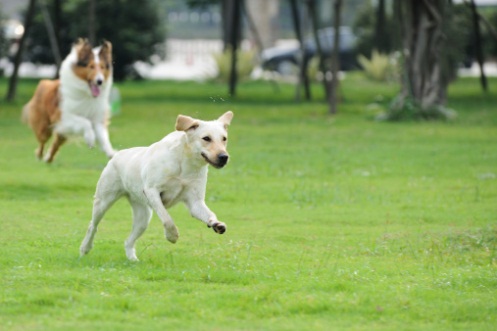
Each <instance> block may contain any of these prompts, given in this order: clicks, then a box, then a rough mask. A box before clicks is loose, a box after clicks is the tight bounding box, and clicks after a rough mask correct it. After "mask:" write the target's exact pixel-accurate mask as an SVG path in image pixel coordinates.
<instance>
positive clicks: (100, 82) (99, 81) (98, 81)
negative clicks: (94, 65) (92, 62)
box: [97, 78, 104, 86]
mask: <svg viewBox="0 0 497 331" xmlns="http://www.w3.org/2000/svg"><path fill="white" fill-rule="evenodd" d="M103 82H104V81H103V80H102V79H100V78H98V79H97V85H99V86H100V85H102V83H103Z"/></svg>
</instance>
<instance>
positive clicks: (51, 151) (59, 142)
mask: <svg viewBox="0 0 497 331" xmlns="http://www.w3.org/2000/svg"><path fill="white" fill-rule="evenodd" d="M66 140H67V139H66V137H64V136H61V135H60V134H58V133H56V134H55V139H54V141H53V143H52V146H51V147H50V149H49V150H48V153H47V155H45V160H44V161H45V162H47V163H52V161H53V159H54V157H55V154H57V152H58V151H59V148H60V146H62V144H63V143H65V142H66ZM40 148H41V151H42V152H43V146H40Z"/></svg>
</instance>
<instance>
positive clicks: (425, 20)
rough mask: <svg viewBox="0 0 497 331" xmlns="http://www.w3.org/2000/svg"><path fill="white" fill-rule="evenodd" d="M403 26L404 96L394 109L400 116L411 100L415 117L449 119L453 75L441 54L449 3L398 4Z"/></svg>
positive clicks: (403, 0)
mask: <svg viewBox="0 0 497 331" xmlns="http://www.w3.org/2000/svg"><path fill="white" fill-rule="evenodd" d="M397 1H400V4H399V9H400V13H399V15H398V16H399V18H400V19H401V23H402V33H403V49H404V54H403V56H404V68H403V73H404V79H403V82H402V83H403V84H402V91H401V94H400V95H399V96H398V97H397V99H396V101H395V102H394V103H393V105H392V109H391V111H392V113H393V114H399V113H400V112H402V110H403V109H405V106H406V101H407V100H411V101H412V102H413V105H414V108H415V111H414V112H415V113H416V114H415V116H416V117H422V118H430V117H439V116H440V115H441V116H445V115H447V114H446V113H445V110H446V109H445V108H444V105H445V103H446V98H447V87H448V84H449V72H448V71H447V70H444V69H443V68H444V67H445V66H444V63H443V61H444V59H443V56H441V54H442V53H441V51H442V49H443V47H444V42H445V37H444V34H443V30H442V23H443V19H450V18H445V17H444V15H445V14H446V9H447V8H446V6H448V5H449V4H448V3H447V1H446V0H397Z"/></svg>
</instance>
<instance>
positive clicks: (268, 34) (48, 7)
mask: <svg viewBox="0 0 497 331" xmlns="http://www.w3.org/2000/svg"><path fill="white" fill-rule="evenodd" d="M30 2H33V3H34V13H33V20H32V26H31V27H30V28H29V32H28V34H27V35H26V38H25V45H24V46H25V51H24V52H23V54H22V61H21V62H22V64H21V65H20V68H19V75H20V76H21V77H55V76H57V63H59V62H60V59H63V58H64V57H65V55H66V54H67V53H68V51H69V49H70V46H71V44H72V43H73V42H74V41H75V40H76V38H78V37H87V38H89V39H90V40H91V41H93V42H94V43H95V44H97V43H99V42H100V41H101V40H103V39H107V40H110V41H111V42H112V43H113V45H114V49H113V52H114V60H115V79H116V80H118V81H121V80H125V79H184V80H191V79H194V80H208V79H220V80H222V79H225V80H226V79H228V75H229V62H230V59H229V57H228V56H226V55H225V56H223V52H225V51H227V50H229V49H230V47H231V44H232V43H233V40H235V43H237V47H238V48H239V53H238V54H239V55H238V59H237V61H238V66H239V78H240V79H250V78H255V79H258V78H261V77H267V76H269V77H270V78H271V79H287V80H292V79H296V77H297V74H298V65H299V60H300V59H301V58H302V56H304V58H305V59H307V60H308V62H307V61H306V65H308V66H309V68H310V69H309V70H310V71H311V75H316V74H317V71H318V70H317V69H314V72H313V71H312V70H313V69H312V68H313V66H314V67H317V64H316V63H313V61H312V58H314V57H316V55H317V49H316V41H317V40H316V36H317V38H318V39H319V41H318V42H319V43H320V44H321V45H319V46H320V47H321V48H322V51H323V52H324V53H325V54H326V52H328V53H329V52H331V50H332V49H333V42H332V41H333V36H334V29H333V24H334V7H333V6H334V1H331V0H315V1H309V0H306V1H300V0H295V1H293V0H246V1H240V2H238V1H235V0H142V1H136V0H99V1H96V0H68V1H61V0H37V1H33V0H1V1H0V17H1V27H2V28H1V29H0V73H1V74H2V75H5V76H9V75H11V74H12V71H13V66H14V64H13V63H14V57H15V55H16V52H17V50H18V48H19V47H18V46H19V42H20V40H21V38H22V36H23V34H24V32H25V30H26V28H25V26H24V25H25V24H26V22H25V21H26V15H27V13H28V10H29V5H30ZM449 2H452V3H453V8H454V9H453V13H452V14H451V15H452V16H451V19H450V20H447V22H446V23H445V24H446V25H449V27H448V29H449V31H451V33H450V35H448V36H447V38H448V39H449V40H450V42H448V43H447V47H449V48H450V52H449V53H450V54H451V56H452V57H453V58H454V62H455V63H456V65H457V68H458V69H460V73H461V74H475V75H476V74H479V70H478V68H477V66H475V65H474V63H475V59H476V55H475V54H476V48H475V47H476V46H477V45H476V43H475V42H476V40H475V35H474V32H473V30H474V29H473V22H472V13H471V10H469V6H470V4H471V3H472V2H471V1H462V0H460V1H457V0H454V1H449ZM238 3H239V4H238ZM396 3H397V1H394V0H348V1H343V4H342V8H341V13H340V17H341V18H340V38H339V39H340V50H339V54H340V70H341V71H350V70H364V69H365V67H366V66H367V64H366V63H365V62H364V61H365V59H366V60H369V59H371V58H372V54H373V53H374V52H373V50H377V51H378V52H379V53H378V54H381V55H382V56H383V60H384V62H385V61H386V62H387V63H386V64H384V63H383V64H375V65H376V66H378V67H380V68H375V69H374V70H376V71H378V70H380V71H382V72H381V73H377V75H378V76H384V77H385V78H384V79H396V78H395V68H392V66H393V65H394V64H395V61H396V59H398V51H399V50H400V49H401V47H402V45H401V44H402V43H401V40H402V36H401V33H400V32H401V31H400V30H401V28H400V25H399V24H400V23H399V22H398V20H396V19H395V18H396V17H395V16H396V15H395V6H396ZM475 3H476V6H477V7H478V13H479V15H481V23H480V24H481V26H482V28H481V31H480V33H481V39H482V45H483V55H484V61H485V70H486V72H487V74H490V75H492V74H494V73H495V69H494V65H493V62H494V60H495V57H496V55H497V42H496V40H497V39H496V36H497V35H496V34H495V29H494V27H497V1H494V0H478V1H475ZM237 5H239V6H240V8H239V9H238V10H239V13H240V16H239V17H236V16H235V15H234V14H233V13H234V11H233V7H234V6H235V7H236V6H237ZM309 5H312V6H314V7H315V11H314V12H315V13H316V14H317V15H315V17H312V16H313V15H311V13H310V10H309V8H310V7H309ZM233 21H236V22H233ZM237 24H238V25H239V28H235V26H236V25H237ZM234 30H237V31H238V33H237V35H236V36H235V38H236V39H233V33H234ZM299 41H300V42H301V43H300V42H299ZM300 45H302V46H300ZM361 57H362V58H363V60H360V59H361ZM389 64H390V65H389Z"/></svg>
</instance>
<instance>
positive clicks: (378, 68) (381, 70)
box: [357, 50, 399, 82]
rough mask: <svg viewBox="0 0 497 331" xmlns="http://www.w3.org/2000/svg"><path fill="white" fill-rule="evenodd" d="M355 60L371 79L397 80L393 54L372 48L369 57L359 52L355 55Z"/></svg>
mask: <svg viewBox="0 0 497 331" xmlns="http://www.w3.org/2000/svg"><path fill="white" fill-rule="evenodd" d="M357 61H358V62H359V64H360V65H361V66H362V68H363V69H364V73H365V74H366V76H367V77H368V78H370V79H372V80H375V81H380V82H385V81H389V80H398V77H399V68H398V61H397V60H396V59H395V58H394V57H393V56H388V55H386V54H381V53H379V52H378V51H376V50H373V52H372V53H371V59H368V58H367V57H365V56H364V55H362V54H361V55H359V56H358V57H357Z"/></svg>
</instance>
